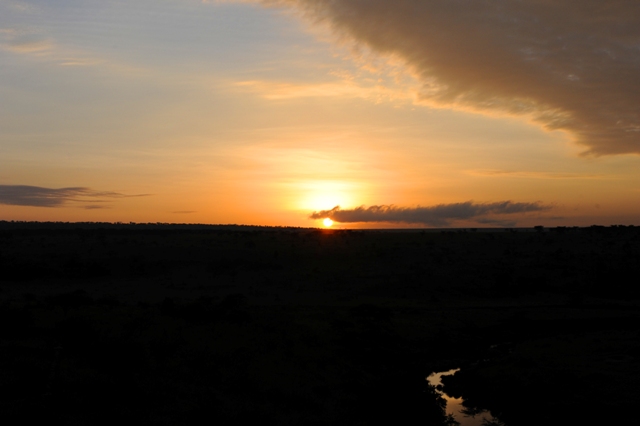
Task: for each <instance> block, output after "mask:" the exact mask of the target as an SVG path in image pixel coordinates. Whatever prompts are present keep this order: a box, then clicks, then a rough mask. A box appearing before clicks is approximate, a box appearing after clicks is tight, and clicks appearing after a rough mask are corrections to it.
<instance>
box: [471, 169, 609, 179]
mask: <svg viewBox="0 0 640 426" xmlns="http://www.w3.org/2000/svg"><path fill="white" fill-rule="evenodd" d="M468 173H469V174H470V175H473V176H489V177H500V176H508V177H510V178H512V177H515V178H529V179H603V178H605V176H604V175H601V174H596V173H558V172H527V171H516V170H499V169H476V170H469V171H468Z"/></svg>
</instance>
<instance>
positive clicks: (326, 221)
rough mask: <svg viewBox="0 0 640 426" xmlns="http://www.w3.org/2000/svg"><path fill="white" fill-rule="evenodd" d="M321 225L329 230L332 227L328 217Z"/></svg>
mask: <svg viewBox="0 0 640 426" xmlns="http://www.w3.org/2000/svg"><path fill="white" fill-rule="evenodd" d="M322 223H323V224H324V226H326V227H327V228H331V225H333V221H332V220H331V219H329V218H328V217H327V218H325V219H324V220H323V221H322Z"/></svg>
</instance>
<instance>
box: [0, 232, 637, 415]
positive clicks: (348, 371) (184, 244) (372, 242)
mask: <svg viewBox="0 0 640 426" xmlns="http://www.w3.org/2000/svg"><path fill="white" fill-rule="evenodd" d="M639 255H640V228H634V227H606V228H604V227H590V228H554V229H537V230H534V229H530V230H529V229H527V230H516V231H509V230H496V231H483V230H479V231H475V232H473V231H471V230H469V231H451V230H449V231H437V232H434V231H428V232H424V231H411V232H380V231H320V230H310V229H289V228H252V227H235V226H228V227H197V226H168V225H155V226H154V225H109V224H35V223H9V222H0V418H2V419H3V420H4V419H6V420H5V421H9V422H7V423H5V422H4V421H3V423H4V424H17V422H20V423H27V422H29V421H46V422H52V421H58V422H62V423H63V424H69V425H82V424H91V425H93V424H114V423H116V422H117V423H123V422H125V423H133V422H135V423H137V424H159V425H162V424H166V425H192V424H205V423H206V424H212V423H217V424H221V425H232V424H233V425H235V424H244V423H245V422H251V423H255V424H261V425H269V424H273V425H341V424H348V425H373V424H388V425H391V424H394V425H395V424H398V425H402V424H404V425H412V424H416V425H417V424H420V425H444V424H447V423H448V422H449V423H450V419H447V417H446V416H445V413H444V411H443V401H442V400H441V399H440V398H439V397H438V394H437V393H436V392H435V390H434V389H433V388H430V387H429V386H427V383H426V382H425V380H424V378H425V376H427V375H428V374H429V373H430V372H432V371H437V370H445V369H449V368H454V367H461V368H462V370H461V371H460V372H459V373H458V374H456V375H455V376H452V377H448V378H445V381H444V383H445V390H446V391H447V392H448V393H449V394H451V395H458V396H460V395H461V396H463V397H464V398H465V400H466V404H467V405H468V408H469V411H470V412H473V411H474V410H477V409H479V408H486V409H490V410H491V412H492V413H493V414H494V415H496V416H498V418H499V419H500V420H502V421H504V422H505V423H506V424H507V425H508V426H518V425H549V424H582V423H585V422H587V419H589V420H590V421H591V422H593V421H595V422H599V423H598V424H619V423H622V424H630V423H632V421H633V420H634V417H635V409H636V407H637V403H638V401H640V286H639V284H638V282H639V281H640V280H639V279H638V277H640V261H639V259H640V258H639Z"/></svg>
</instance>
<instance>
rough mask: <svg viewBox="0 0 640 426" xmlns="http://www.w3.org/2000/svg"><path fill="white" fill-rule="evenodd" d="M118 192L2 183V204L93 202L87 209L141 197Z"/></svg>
mask: <svg viewBox="0 0 640 426" xmlns="http://www.w3.org/2000/svg"><path fill="white" fill-rule="evenodd" d="M145 195H148V194H139V195H125V194H120V193H118V192H106V191H94V190H92V189H90V188H84V187H73V188H58V189H55V188H43V187H39V186H28V185H0V204H8V205H14V206H32V207H62V206H65V205H66V204H67V203H70V202H76V203H91V204H90V205H87V206H85V208H86V209H99V208H104V207H102V206H100V205H99V204H95V203H105V202H108V201H111V200H113V199H117V198H128V197H141V196H145Z"/></svg>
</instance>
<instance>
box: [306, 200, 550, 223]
mask: <svg viewBox="0 0 640 426" xmlns="http://www.w3.org/2000/svg"><path fill="white" fill-rule="evenodd" d="M551 208H552V207H551V206H549V205H545V204H542V203H540V202H535V203H514V202H511V201H500V202H496V203H474V202H473V201H467V202H464V203H452V204H438V205H435V206H430V207H420V206H418V207H396V206H384V205H382V206H370V207H364V206H361V207H357V208H355V209H348V210H342V209H340V206H336V207H334V208H333V209H331V210H321V211H318V212H313V213H312V214H311V216H309V218H310V219H324V218H327V217H328V218H330V219H331V220H333V221H334V222H340V223H354V222H389V223H419V224H423V225H428V226H450V225H451V223H452V222H453V221H459V220H475V221H476V222H478V223H482V224H488V223H494V224H496V223H502V224H504V223H509V226H513V225H514V224H515V221H513V220H512V219H509V220H507V219H503V218H493V217H486V216H487V215H489V216H495V215H515V214H524V213H530V212H541V211H545V210H549V209H551Z"/></svg>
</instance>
